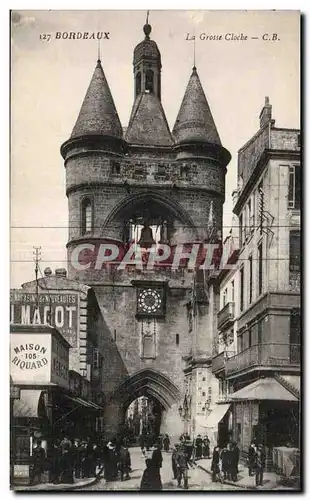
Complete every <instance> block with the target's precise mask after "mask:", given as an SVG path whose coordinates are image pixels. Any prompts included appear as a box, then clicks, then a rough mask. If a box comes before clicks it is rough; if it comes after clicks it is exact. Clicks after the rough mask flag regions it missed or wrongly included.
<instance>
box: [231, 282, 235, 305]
mask: <svg viewBox="0 0 310 500" xmlns="http://www.w3.org/2000/svg"><path fill="white" fill-rule="evenodd" d="M231 301H232V302H235V282H234V280H232V282H231Z"/></svg>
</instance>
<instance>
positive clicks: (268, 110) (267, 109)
mask: <svg viewBox="0 0 310 500" xmlns="http://www.w3.org/2000/svg"><path fill="white" fill-rule="evenodd" d="M271 120H272V106H271V104H270V103H269V97H265V105H264V107H263V109H262V110H261V112H260V115H259V121H260V128H262V127H263V126H264V125H266V123H268V122H270V121H271Z"/></svg>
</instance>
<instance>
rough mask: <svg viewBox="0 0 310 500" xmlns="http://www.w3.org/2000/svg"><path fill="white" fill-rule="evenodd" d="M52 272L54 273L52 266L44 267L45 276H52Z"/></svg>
mask: <svg viewBox="0 0 310 500" xmlns="http://www.w3.org/2000/svg"><path fill="white" fill-rule="evenodd" d="M52 274H53V273H52V270H51V268H50V267H46V268H45V269H44V276H46V277H48V276H52Z"/></svg>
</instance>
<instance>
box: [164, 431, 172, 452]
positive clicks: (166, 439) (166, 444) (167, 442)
mask: <svg viewBox="0 0 310 500" xmlns="http://www.w3.org/2000/svg"><path fill="white" fill-rule="evenodd" d="M163 445H164V451H167V452H168V451H169V447H170V438H169V436H168V434H165V436H164V438H163Z"/></svg>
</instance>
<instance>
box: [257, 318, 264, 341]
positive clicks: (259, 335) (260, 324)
mask: <svg viewBox="0 0 310 500" xmlns="http://www.w3.org/2000/svg"><path fill="white" fill-rule="evenodd" d="M262 335H263V321H262V320H260V321H259V322H258V323H257V343H258V344H261V343H262Z"/></svg>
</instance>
